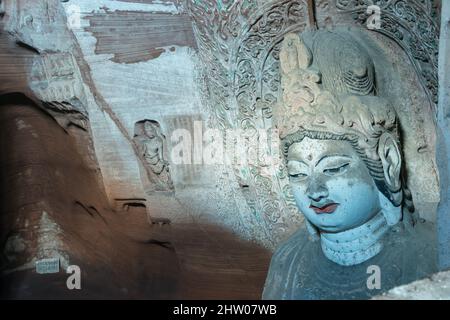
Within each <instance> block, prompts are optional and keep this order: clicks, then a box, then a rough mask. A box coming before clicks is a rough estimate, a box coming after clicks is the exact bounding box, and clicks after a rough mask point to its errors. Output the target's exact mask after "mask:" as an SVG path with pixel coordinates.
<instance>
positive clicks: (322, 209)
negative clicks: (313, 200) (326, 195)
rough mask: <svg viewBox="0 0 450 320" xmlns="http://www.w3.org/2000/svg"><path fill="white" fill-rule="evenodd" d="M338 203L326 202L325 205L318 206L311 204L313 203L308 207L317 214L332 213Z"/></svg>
mask: <svg viewBox="0 0 450 320" xmlns="http://www.w3.org/2000/svg"><path fill="white" fill-rule="evenodd" d="M338 205H339V203H328V204H326V205H324V206H322V207H320V208H319V207H316V206H313V205H310V206H309V207H310V208H311V209H313V210H314V212H315V213H317V214H322V213H327V214H330V213H333V212H334V211H335V210H336V208H337V207H338Z"/></svg>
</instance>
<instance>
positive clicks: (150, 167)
mask: <svg viewBox="0 0 450 320" xmlns="http://www.w3.org/2000/svg"><path fill="white" fill-rule="evenodd" d="M133 139H134V141H135V143H136V145H137V146H138V148H139V151H140V153H141V155H142V158H143V159H144V166H145V169H146V172H147V175H148V178H149V180H150V182H151V183H152V186H151V189H152V190H151V191H153V190H154V191H172V190H173V183H172V179H171V177H170V171H169V163H168V161H167V160H166V159H165V155H164V152H165V151H164V150H165V144H166V143H165V139H166V138H165V136H164V135H163V134H162V132H161V127H160V125H159V123H158V122H156V121H153V120H144V121H140V122H138V123H136V125H135V134H134V138H133Z"/></svg>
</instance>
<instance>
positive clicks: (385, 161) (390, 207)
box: [378, 133, 403, 226]
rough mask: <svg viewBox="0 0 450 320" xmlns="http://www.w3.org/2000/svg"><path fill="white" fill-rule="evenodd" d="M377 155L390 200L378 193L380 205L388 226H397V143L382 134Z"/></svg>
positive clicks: (399, 186)
mask: <svg viewBox="0 0 450 320" xmlns="http://www.w3.org/2000/svg"><path fill="white" fill-rule="evenodd" d="M378 155H379V157H380V160H381V163H382V165H383V173H384V181H385V183H386V187H387V189H388V193H389V196H390V198H389V199H388V198H386V196H385V195H384V194H383V193H382V192H380V194H379V198H380V205H381V208H382V211H383V215H384V217H385V218H386V221H387V223H388V224H389V225H391V226H392V225H395V224H397V223H398V222H399V221H400V219H401V218H402V203H403V192H402V181H401V177H400V174H401V168H402V157H401V152H400V149H399V147H398V143H397V141H396V140H395V139H394V138H393V137H392V135H391V134H389V133H384V134H383V135H382V136H381V137H380V140H379V145H378Z"/></svg>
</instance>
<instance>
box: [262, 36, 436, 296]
mask: <svg viewBox="0 0 450 320" xmlns="http://www.w3.org/2000/svg"><path fill="white" fill-rule="evenodd" d="M280 64H281V74H282V90H283V97H282V103H281V104H280V105H279V106H278V108H276V110H275V113H276V114H275V115H274V117H275V118H274V120H275V122H276V126H277V127H278V129H279V131H280V138H281V141H282V143H281V145H282V151H283V153H284V155H285V158H286V161H287V170H288V174H289V179H290V185H291V189H292V192H293V195H294V197H295V200H296V203H297V207H298V208H299V210H300V211H301V212H302V213H303V214H304V216H305V226H304V227H301V228H300V229H299V230H298V231H297V232H296V233H295V234H294V235H293V236H291V237H290V238H289V239H288V240H287V241H285V242H284V243H283V244H281V246H280V247H279V248H278V249H277V250H276V252H275V254H274V256H273V258H272V262H271V265H270V270H269V274H268V277H267V280H266V285H265V288H264V293H263V298H264V299H366V298H370V297H371V296H373V295H378V294H380V293H382V292H385V291H387V290H388V289H390V288H392V287H394V286H398V285H401V284H405V283H408V282H411V281H414V280H417V279H418V278H423V277H425V276H427V275H428V274H430V273H432V272H435V271H436V255H435V252H436V250H435V239H434V238H435V237H434V230H433V228H432V226H431V225H430V224H429V223H428V222H425V221H424V220H422V219H420V218H418V217H417V216H416V215H415V214H414V206H413V203H412V197H411V193H410V192H409V190H408V188H407V186H406V183H405V181H404V178H403V175H402V172H403V164H402V151H401V145H400V134H399V129H398V123H397V116H396V112H395V109H394V108H393V107H392V106H391V105H390V104H389V101H388V100H387V99H385V97H381V96H378V95H377V85H376V77H375V75H376V72H375V67H374V63H373V61H372V59H371V57H370V55H369V54H368V52H367V51H366V50H365V49H364V48H363V47H362V46H361V45H359V43H358V42H357V40H356V39H355V38H354V37H352V35H351V33H350V32H348V31H315V32H308V33H304V34H303V35H302V37H299V36H298V35H296V34H289V35H287V36H286V37H285V39H284V41H283V44H282V50H281V53H280ZM372 266H376V267H378V268H379V271H380V273H381V274H380V278H379V283H376V284H375V286H374V287H372V286H370V285H368V283H369V281H368V278H369V277H370V275H371V274H370V273H369V274H368V271H370V270H372V269H371V267H372Z"/></svg>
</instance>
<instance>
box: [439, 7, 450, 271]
mask: <svg viewBox="0 0 450 320" xmlns="http://www.w3.org/2000/svg"><path fill="white" fill-rule="evenodd" d="M449 71H450V1H442V18H441V36H440V45H439V106H438V115H437V125H438V144H437V161H438V167H439V175H440V188H441V202H440V204H439V208H438V218H437V223H438V241H439V267H440V269H441V270H444V269H450V172H449V169H450V72H449Z"/></svg>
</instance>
